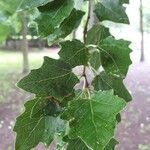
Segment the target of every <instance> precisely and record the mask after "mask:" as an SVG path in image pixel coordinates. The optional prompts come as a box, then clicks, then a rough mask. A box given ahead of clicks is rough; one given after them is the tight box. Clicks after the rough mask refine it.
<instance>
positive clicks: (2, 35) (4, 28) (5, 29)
mask: <svg viewBox="0 0 150 150" xmlns="http://www.w3.org/2000/svg"><path fill="white" fill-rule="evenodd" d="M9 34H10V27H9V26H8V25H6V24H2V23H0V43H1V42H3V41H4V40H5V39H6V38H7V36H8V35H9Z"/></svg>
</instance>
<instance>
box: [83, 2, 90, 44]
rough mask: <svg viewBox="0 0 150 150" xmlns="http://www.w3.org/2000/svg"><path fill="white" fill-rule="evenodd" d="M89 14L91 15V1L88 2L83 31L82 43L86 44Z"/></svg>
mask: <svg viewBox="0 0 150 150" xmlns="http://www.w3.org/2000/svg"><path fill="white" fill-rule="evenodd" d="M90 14H91V0H89V6H88V16H87V20H86V23H85V27H84V31H83V41H84V43H85V42H86V37H87V30H88V24H89V20H90Z"/></svg>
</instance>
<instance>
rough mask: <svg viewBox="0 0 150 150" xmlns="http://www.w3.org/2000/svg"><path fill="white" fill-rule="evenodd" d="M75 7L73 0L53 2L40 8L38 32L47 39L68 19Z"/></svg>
mask: <svg viewBox="0 0 150 150" xmlns="http://www.w3.org/2000/svg"><path fill="white" fill-rule="evenodd" d="M73 7H74V1H73V0H64V1H58V0H55V1H52V2H50V3H48V4H46V5H44V6H40V7H38V9H39V11H40V12H41V14H40V15H39V16H38V18H36V19H35V21H36V22H37V24H38V32H39V35H40V36H41V37H47V36H48V35H50V34H52V33H53V32H54V31H55V29H56V28H57V27H58V26H60V24H61V23H62V22H63V21H64V19H65V18H67V17H68V16H69V15H70V13H71V11H72V9H73Z"/></svg>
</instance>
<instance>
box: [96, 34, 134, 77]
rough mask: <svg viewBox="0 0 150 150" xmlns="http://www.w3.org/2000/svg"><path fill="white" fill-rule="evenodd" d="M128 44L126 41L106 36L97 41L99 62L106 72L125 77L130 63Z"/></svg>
mask: <svg viewBox="0 0 150 150" xmlns="http://www.w3.org/2000/svg"><path fill="white" fill-rule="evenodd" d="M129 44H130V42H128V41H125V40H116V39H114V38H113V37H108V38H106V39H104V40H103V41H101V42H100V43H99V49H100V52H101V63H102V66H103V68H104V70H105V71H106V73H107V74H109V75H116V76H120V77H121V78H125V76H126V74H127V71H128V68H129V65H130V64H131V63H132V62H131V59H130V53H131V49H130V48H129Z"/></svg>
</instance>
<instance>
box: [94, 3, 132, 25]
mask: <svg viewBox="0 0 150 150" xmlns="http://www.w3.org/2000/svg"><path fill="white" fill-rule="evenodd" d="M124 2H126V1H121V0H120V1H119V0H113V1H112V0H107V1H106V0H101V1H100V2H98V3H97V4H96V6H95V7H96V8H95V14H96V16H97V18H98V19H99V21H104V20H109V21H113V22H117V23H125V24H129V19H128V17H127V15H126V13H125V8H124V7H123V6H122V4H123V3H124Z"/></svg>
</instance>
